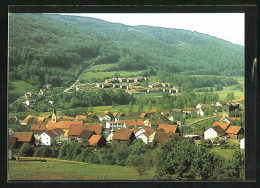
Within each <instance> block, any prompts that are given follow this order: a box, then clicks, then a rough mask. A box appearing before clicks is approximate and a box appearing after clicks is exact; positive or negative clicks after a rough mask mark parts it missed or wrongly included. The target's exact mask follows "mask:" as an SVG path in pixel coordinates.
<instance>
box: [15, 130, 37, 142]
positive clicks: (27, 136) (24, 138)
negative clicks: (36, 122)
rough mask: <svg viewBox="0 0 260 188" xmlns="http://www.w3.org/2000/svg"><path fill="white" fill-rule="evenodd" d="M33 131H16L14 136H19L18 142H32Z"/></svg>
mask: <svg viewBox="0 0 260 188" xmlns="http://www.w3.org/2000/svg"><path fill="white" fill-rule="evenodd" d="M32 136H33V133H32V132H15V133H14V135H13V137H15V138H17V141H18V142H31V140H32Z"/></svg>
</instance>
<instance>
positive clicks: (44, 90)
mask: <svg viewBox="0 0 260 188" xmlns="http://www.w3.org/2000/svg"><path fill="white" fill-rule="evenodd" d="M46 93H47V90H46V89H41V90H40V91H39V92H38V95H45V94H46Z"/></svg>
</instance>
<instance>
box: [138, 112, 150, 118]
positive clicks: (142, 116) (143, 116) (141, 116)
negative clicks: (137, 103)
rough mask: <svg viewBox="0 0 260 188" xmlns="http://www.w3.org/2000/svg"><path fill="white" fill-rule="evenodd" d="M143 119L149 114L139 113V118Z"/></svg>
mask: <svg viewBox="0 0 260 188" xmlns="http://www.w3.org/2000/svg"><path fill="white" fill-rule="evenodd" d="M145 117H149V114H147V113H141V115H140V118H142V119H143V118H145Z"/></svg>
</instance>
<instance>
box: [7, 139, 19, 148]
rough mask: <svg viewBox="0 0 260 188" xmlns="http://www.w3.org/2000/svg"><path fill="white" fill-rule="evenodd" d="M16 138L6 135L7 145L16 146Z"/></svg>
mask: <svg viewBox="0 0 260 188" xmlns="http://www.w3.org/2000/svg"><path fill="white" fill-rule="evenodd" d="M16 141H17V138H15V137H8V147H15V146H16Z"/></svg>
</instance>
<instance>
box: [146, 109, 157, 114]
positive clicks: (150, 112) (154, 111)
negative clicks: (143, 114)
mask: <svg viewBox="0 0 260 188" xmlns="http://www.w3.org/2000/svg"><path fill="white" fill-rule="evenodd" d="M147 113H149V114H154V113H156V110H150V111H149V112H147Z"/></svg>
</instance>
